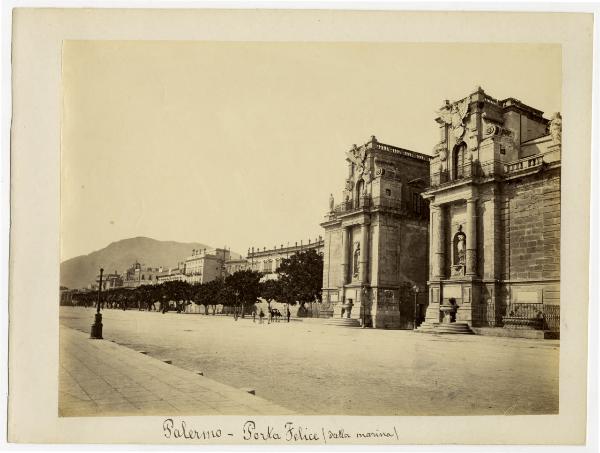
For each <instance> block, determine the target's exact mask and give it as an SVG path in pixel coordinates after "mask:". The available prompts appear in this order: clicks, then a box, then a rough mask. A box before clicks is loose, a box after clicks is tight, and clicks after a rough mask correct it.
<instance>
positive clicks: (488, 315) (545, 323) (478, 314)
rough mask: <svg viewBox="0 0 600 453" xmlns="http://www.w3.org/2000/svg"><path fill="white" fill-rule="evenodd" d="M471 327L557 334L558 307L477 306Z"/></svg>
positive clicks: (514, 304) (527, 305)
mask: <svg viewBox="0 0 600 453" xmlns="http://www.w3.org/2000/svg"><path fill="white" fill-rule="evenodd" d="M473 325H474V326H476V327H504V328H506V329H534V330H550V331H553V332H558V331H560V306H559V305H544V304H521V303H511V304H508V305H500V304H486V305H477V306H474V307H473Z"/></svg>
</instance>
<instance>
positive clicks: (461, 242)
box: [456, 225, 466, 266]
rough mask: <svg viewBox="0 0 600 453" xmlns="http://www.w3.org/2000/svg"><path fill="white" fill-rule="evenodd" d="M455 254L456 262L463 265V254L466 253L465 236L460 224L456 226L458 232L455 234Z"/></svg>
mask: <svg viewBox="0 0 600 453" xmlns="http://www.w3.org/2000/svg"><path fill="white" fill-rule="evenodd" d="M456 254H457V256H458V264H461V265H463V266H464V264H465V255H466V236H465V233H463V232H462V226H461V225H459V226H458V233H457V234H456Z"/></svg>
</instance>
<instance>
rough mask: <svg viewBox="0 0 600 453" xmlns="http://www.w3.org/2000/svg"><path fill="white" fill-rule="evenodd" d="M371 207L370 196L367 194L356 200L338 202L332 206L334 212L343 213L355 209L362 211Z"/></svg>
mask: <svg viewBox="0 0 600 453" xmlns="http://www.w3.org/2000/svg"><path fill="white" fill-rule="evenodd" d="M370 207H371V197H370V196H369V195H363V196H361V197H359V198H358V199H356V200H347V201H344V202H343V203H340V204H338V205H337V206H335V207H334V208H333V212H334V213H336V214H344V213H350V212H355V211H362V210H364V209H367V208H370Z"/></svg>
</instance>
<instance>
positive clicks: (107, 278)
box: [92, 271, 123, 291]
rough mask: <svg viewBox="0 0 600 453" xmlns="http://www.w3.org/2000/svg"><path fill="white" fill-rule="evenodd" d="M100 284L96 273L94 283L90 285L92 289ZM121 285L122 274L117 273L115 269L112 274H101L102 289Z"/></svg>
mask: <svg viewBox="0 0 600 453" xmlns="http://www.w3.org/2000/svg"><path fill="white" fill-rule="evenodd" d="M99 284H100V274H98V275H96V284H95V285H92V289H98V285H99ZM121 287H123V276H122V275H121V274H119V273H118V272H117V271H114V272H113V273H112V274H103V275H102V291H105V290H107V289H115V288H121Z"/></svg>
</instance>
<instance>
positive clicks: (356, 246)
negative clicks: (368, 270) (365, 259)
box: [352, 242, 360, 277]
mask: <svg viewBox="0 0 600 453" xmlns="http://www.w3.org/2000/svg"><path fill="white" fill-rule="evenodd" d="M359 259H360V242H355V243H354V260H353V263H352V269H353V275H354V276H355V277H358V266H359V264H358V261H359Z"/></svg>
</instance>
